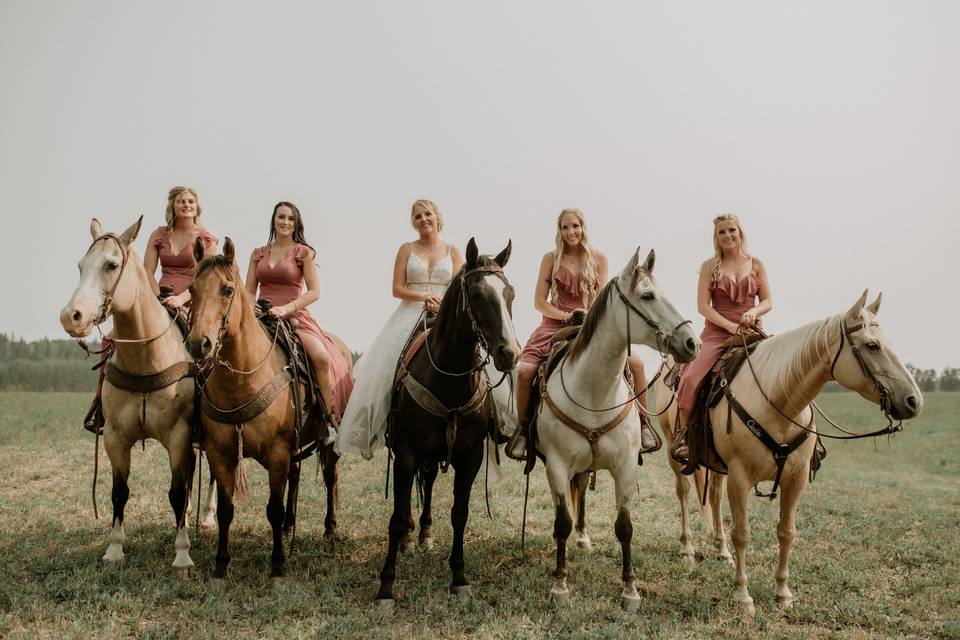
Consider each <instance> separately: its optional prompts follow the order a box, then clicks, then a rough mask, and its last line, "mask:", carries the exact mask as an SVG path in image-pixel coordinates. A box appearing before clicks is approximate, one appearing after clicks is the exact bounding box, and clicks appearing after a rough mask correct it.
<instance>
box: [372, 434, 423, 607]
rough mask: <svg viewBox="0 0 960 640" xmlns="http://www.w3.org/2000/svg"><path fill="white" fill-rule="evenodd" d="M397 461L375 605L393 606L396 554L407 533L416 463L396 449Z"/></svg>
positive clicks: (408, 530)
mask: <svg viewBox="0 0 960 640" xmlns="http://www.w3.org/2000/svg"><path fill="white" fill-rule="evenodd" d="M394 453H395V454H396V460H395V461H394V465H393V514H392V515H391V516H390V525H389V527H388V531H389V534H390V542H389V544H388V547H387V557H386V559H385V560H384V562H383V569H382V570H381V571H380V590H379V591H377V595H376V598H375V599H376V601H377V602H378V603H380V604H384V605H388V606H392V605H393V582H394V580H396V577H397V551H398V550H399V548H400V541H401V540H402V539H403V537H404V536H406V535H408V534H409V532H410V522H411V519H410V492H411V491H412V490H413V476H414V473H415V472H416V461H415V459H414V456H413V453H412V452H410V451H409V450H406V449H403V448H400V447H397V448H396V449H395V451H394Z"/></svg>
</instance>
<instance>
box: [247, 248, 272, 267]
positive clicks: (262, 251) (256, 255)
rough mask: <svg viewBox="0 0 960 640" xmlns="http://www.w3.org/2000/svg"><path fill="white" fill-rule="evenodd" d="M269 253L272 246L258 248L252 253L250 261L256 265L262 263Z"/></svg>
mask: <svg viewBox="0 0 960 640" xmlns="http://www.w3.org/2000/svg"><path fill="white" fill-rule="evenodd" d="M269 251H270V245H266V246H264V247H257V248H256V249H254V250H253V251H252V252H251V253H250V259H251V260H253V261H254V262H255V263H256V262H260V260H261V259H262V258H263V256H265V255H267V252H269Z"/></svg>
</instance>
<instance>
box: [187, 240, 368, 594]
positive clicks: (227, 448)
mask: <svg viewBox="0 0 960 640" xmlns="http://www.w3.org/2000/svg"><path fill="white" fill-rule="evenodd" d="M190 292H191V295H192V312H191V313H192V323H191V330H190V334H189V335H188V336H187V348H188V350H189V351H190V354H191V355H193V357H194V358H195V359H197V360H204V361H209V360H211V359H212V360H213V364H212V368H211V371H210V373H209V375H208V376H207V379H206V384H205V386H204V390H203V397H204V405H205V406H204V411H203V434H204V448H205V450H206V452H207V459H208V461H209V463H210V471H211V473H212V474H213V477H214V478H215V479H216V481H217V482H216V484H217V526H218V529H219V532H218V533H219V537H218V543H217V558H216V566H215V568H214V572H213V577H214V578H215V579H221V578H224V577H225V576H226V573H227V566H228V565H229V563H230V551H229V542H230V523H231V522H232V521H233V511H234V507H233V498H234V493H235V491H236V490H237V489H239V490H240V494H241V495H243V493H245V474H244V472H243V466H242V465H243V458H244V457H251V458H254V459H255V460H256V461H257V462H259V463H260V464H261V465H262V466H263V467H264V468H265V469H266V470H267V473H268V476H269V484H270V499H269V501H268V502H267V519H268V520H269V521H270V526H271V528H272V530H273V551H272V554H271V569H270V575H271V577H282V576H283V575H284V572H285V569H284V565H285V562H286V557H285V553H284V550H283V533H284V531H285V530H286V531H289V530H290V528H291V527H292V525H293V519H294V517H295V513H296V497H297V489H298V482H299V477H300V476H299V466H298V464H296V463H295V461H294V455H295V454H298V451H297V449H298V446H299V447H300V448H301V450H304V449H305V448H307V447H308V445H313V444H314V443H316V442H317V439H318V438H320V439H321V440H322V437H321V434H320V431H322V421H321V420H318V419H317V416H311V415H310V414H309V413H308V415H307V416H306V417H304V419H303V428H302V430H301V431H300V432H299V433H298V432H297V424H296V420H297V417H296V416H297V410H296V409H295V403H296V402H298V401H299V400H300V399H301V398H303V397H304V392H303V389H302V388H301V387H300V386H299V385H298V386H297V388H296V389H294V385H295V384H297V382H296V381H294V380H292V379H291V375H290V369H289V368H288V366H287V361H286V358H285V356H284V355H283V354H282V353H281V352H280V349H278V348H276V344H275V340H274V338H273V337H272V336H270V335H268V333H267V331H266V330H265V329H264V328H263V326H262V325H261V323H260V321H259V320H258V319H257V317H256V315H255V314H254V311H253V300H251V299H250V296H249V294H248V293H247V291H246V289H245V288H244V285H243V280H241V278H240V272H239V271H238V269H237V266H236V263H235V261H234V247H233V242H232V241H231V240H230V239H229V238H227V239H226V240H225V242H224V247H223V253H222V254H221V255H217V256H211V257H208V258H205V259H203V260H201V261H200V262H199V263H198V264H197V269H196V274H195V276H194V281H193V284H192V285H191V286H190ZM335 342H336V343H337V345H338V350H339V351H340V352H341V354H342V355H343V356H344V358H345V359H346V362H347V363H350V361H351V360H350V352H349V350H348V349H347V347H346V345H344V344H343V343H342V342H341V341H339V340H336V341H335ZM315 408H316V407H314V409H315ZM310 413H313V411H311V412H310ZM212 416H216V417H212ZM316 449H317V455H319V456H320V463H321V466H322V467H323V480H324V484H325V485H326V488H327V513H326V518H325V520H324V525H325V534H326V535H327V536H328V537H329V536H332V535H333V534H334V532H335V530H336V526H337V522H336V501H337V500H336V497H337V475H338V469H337V460H338V456H337V455H336V454H335V453H334V452H333V448H332V447H330V446H326V445H320V446H317V447H316ZM288 480H289V495H288V503H287V509H286V512H285V511H284V507H283V493H284V487H285V485H286V483H287V482H288Z"/></svg>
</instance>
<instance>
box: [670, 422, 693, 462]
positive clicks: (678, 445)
mask: <svg viewBox="0 0 960 640" xmlns="http://www.w3.org/2000/svg"><path fill="white" fill-rule="evenodd" d="M670 457H671V458H673V459H674V460H676V461H677V462H679V463H680V464H682V465H688V464H690V449H689V448H688V447H687V428H686V427H680V429H679V430H678V431H677V433H676V434H675V435H674V436H673V444H671V445H670Z"/></svg>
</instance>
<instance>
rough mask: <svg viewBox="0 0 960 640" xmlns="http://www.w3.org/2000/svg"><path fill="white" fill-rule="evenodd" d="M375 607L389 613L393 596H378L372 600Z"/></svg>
mask: <svg viewBox="0 0 960 640" xmlns="http://www.w3.org/2000/svg"><path fill="white" fill-rule="evenodd" d="M373 602H374V604H375V605H376V607H377V609H379V610H380V611H383V612H385V613H390V612H392V611H393V598H380V599H378V600H374V601H373Z"/></svg>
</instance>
